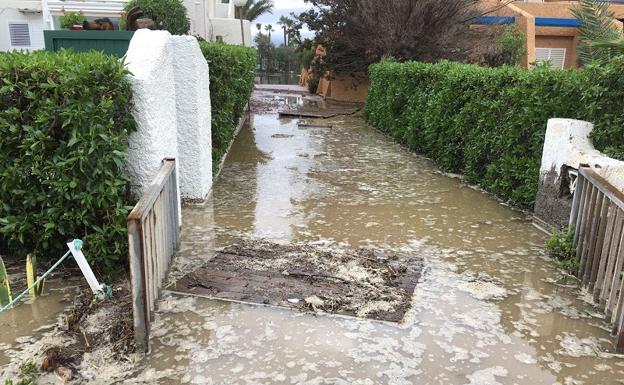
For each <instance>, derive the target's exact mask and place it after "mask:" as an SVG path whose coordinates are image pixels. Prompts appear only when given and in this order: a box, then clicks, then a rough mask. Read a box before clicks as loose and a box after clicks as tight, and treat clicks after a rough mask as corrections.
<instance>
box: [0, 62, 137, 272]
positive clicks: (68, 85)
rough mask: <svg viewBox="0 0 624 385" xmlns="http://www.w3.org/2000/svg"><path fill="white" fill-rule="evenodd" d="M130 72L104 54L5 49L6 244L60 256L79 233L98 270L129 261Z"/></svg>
mask: <svg viewBox="0 0 624 385" xmlns="http://www.w3.org/2000/svg"><path fill="white" fill-rule="evenodd" d="M127 75H128V71H127V70H126V68H125V66H124V63H123V62H121V61H119V60H117V59H116V58H114V57H112V56H106V55H104V54H102V53H99V52H91V53H82V54H73V53H72V52H70V51H60V52H58V53H51V52H44V51H38V52H33V53H21V52H14V53H9V54H3V55H0V137H1V138H2V141H0V246H2V247H0V248H4V249H8V250H10V251H11V253H13V254H15V255H16V256H21V257H25V256H26V254H28V253H33V254H35V255H38V256H40V257H43V258H47V259H57V258H59V257H60V256H61V255H63V254H64V253H65V252H66V251H67V246H66V245H65V242H66V241H67V240H68V239H70V238H80V239H83V240H84V241H85V254H86V256H87V258H89V259H90V261H91V262H92V263H94V264H95V266H96V268H97V269H98V270H100V271H103V272H111V271H113V270H117V269H119V268H120V267H121V266H120V260H121V259H122V258H124V257H125V255H126V254H127V246H126V231H125V228H126V226H125V225H126V216H127V214H128V210H129V207H128V204H129V203H130V199H129V195H128V180H127V178H126V177H125V176H124V157H125V150H126V147H127V137H128V133H129V132H130V131H132V130H133V129H134V120H133V118H132V115H131V110H132V103H131V88H130V83H129V81H128V79H127Z"/></svg>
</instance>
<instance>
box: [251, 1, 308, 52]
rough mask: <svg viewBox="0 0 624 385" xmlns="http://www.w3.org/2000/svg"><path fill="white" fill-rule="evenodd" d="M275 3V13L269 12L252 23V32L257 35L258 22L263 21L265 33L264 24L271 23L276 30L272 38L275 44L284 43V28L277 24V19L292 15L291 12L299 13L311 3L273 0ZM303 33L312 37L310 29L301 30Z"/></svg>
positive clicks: (304, 35)
mask: <svg viewBox="0 0 624 385" xmlns="http://www.w3.org/2000/svg"><path fill="white" fill-rule="evenodd" d="M273 2H274V4H275V8H274V9H273V14H270V13H267V14H264V15H262V16H260V17H259V18H258V20H256V21H254V22H253V24H252V25H251V33H252V34H253V35H254V36H255V35H256V33H257V32H258V30H257V29H256V23H262V30H263V33H264V26H265V25H267V24H271V25H272V26H273V29H274V30H275V32H273V33H272V38H271V40H272V41H273V44H275V45H279V44H283V43H284V34H283V32H282V30H281V29H280V28H279V25H277V21H278V20H279V18H280V17H281V16H290V14H291V13H295V14H299V13H301V12H303V11H305V10H306V9H307V8H309V5H306V4H305V3H304V2H303V0H273ZM301 34H302V35H303V37H304V38H306V37H308V38H309V37H312V36H313V34H311V33H310V32H309V31H307V30H304V31H301Z"/></svg>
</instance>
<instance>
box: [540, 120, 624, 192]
mask: <svg viewBox="0 0 624 385" xmlns="http://www.w3.org/2000/svg"><path fill="white" fill-rule="evenodd" d="M593 128H594V125H593V124H592V123H589V122H584V121H581V120H574V119H550V120H549V121H548V128H547V130H546V139H545V142H544V152H543V155H542V165H541V169H540V173H541V175H542V177H543V176H545V175H547V174H548V173H549V172H551V171H552V170H554V171H555V172H557V173H559V172H561V170H562V166H563V165H566V166H569V167H572V168H575V169H578V168H579V165H581V164H588V165H589V166H591V167H592V168H593V169H594V171H596V172H597V173H598V174H599V175H600V176H602V177H603V178H605V179H606V180H607V181H609V183H611V184H613V185H614V186H615V187H617V188H618V189H620V190H624V162H622V161H619V160H616V159H612V158H609V157H607V156H606V155H604V154H603V153H601V152H600V151H598V150H596V149H595V148H594V146H593V144H592V142H591V140H590V139H589V134H590V133H591V132H592V130H593Z"/></svg>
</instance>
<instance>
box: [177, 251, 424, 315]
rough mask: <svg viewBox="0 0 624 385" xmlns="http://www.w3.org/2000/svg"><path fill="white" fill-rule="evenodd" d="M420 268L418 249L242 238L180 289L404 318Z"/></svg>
mask: <svg viewBox="0 0 624 385" xmlns="http://www.w3.org/2000/svg"><path fill="white" fill-rule="evenodd" d="M421 270H422V258H420V257H418V256H414V255H399V254H396V253H392V252H380V251H375V250H372V249H364V248H360V249H358V250H355V251H349V250H347V249H340V248H335V247H334V248H329V247H320V246H308V245H304V244H296V245H286V244H278V243H273V242H267V241H242V242H238V243H237V244H235V245H232V246H228V247H226V248H223V249H222V250H220V251H219V252H218V253H217V254H216V256H215V257H214V258H213V259H211V260H210V261H209V262H208V263H206V264H205V265H204V266H203V267H201V268H200V269H198V270H196V271H194V272H192V273H190V274H188V275H187V276H185V277H184V278H182V279H181V280H180V281H179V282H178V283H177V284H176V285H175V290H176V291H180V292H188V293H193V294H202V295H206V296H209V297H212V298H218V299H229V300H236V301H244V302H252V303H258V304H270V305H276V306H284V307H291V308H296V309H299V310H302V311H310V310H311V311H322V312H328V313H335V314H341V315H349V316H358V317H365V318H371V319H376V320H383V321H392V322H400V321H401V319H402V318H403V315H404V314H405V312H406V311H407V310H408V308H409V306H410V303H411V301H410V298H411V297H412V294H413V292H414V289H415V288H416V284H417V283H418V279H419V277H420V274H421Z"/></svg>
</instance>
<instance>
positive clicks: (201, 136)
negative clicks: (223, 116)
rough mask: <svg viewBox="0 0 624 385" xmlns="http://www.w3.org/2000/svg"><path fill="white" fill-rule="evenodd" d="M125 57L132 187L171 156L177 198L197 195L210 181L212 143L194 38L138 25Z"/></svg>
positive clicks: (139, 189) (204, 69)
mask: <svg viewBox="0 0 624 385" xmlns="http://www.w3.org/2000/svg"><path fill="white" fill-rule="evenodd" d="M126 62H127V63H128V69H129V70H130V72H131V73H132V76H131V77H130V80H131V82H132V91H133V97H134V104H135V106H134V117H135V120H136V122H137V126H138V127H137V131H136V132H134V133H132V134H131V135H130V139H129V149H128V156H127V161H126V163H127V164H126V169H127V172H128V175H129V176H130V178H131V182H132V187H133V192H134V193H135V194H137V195H138V194H141V193H143V192H144V191H145V190H146V189H147V188H148V186H149V185H150V183H151V181H152V179H153V178H154V176H155V175H156V173H157V172H158V170H159V169H160V166H161V161H162V159H163V158H165V157H172V158H175V159H176V160H177V166H178V178H179V184H178V185H179V188H180V194H181V196H182V198H183V199H187V200H202V199H203V198H205V196H206V195H207V194H208V192H209V191H210V188H211V186H212V156H211V151H212V148H211V140H210V137H211V132H210V91H209V78H208V64H207V63H206V60H205V59H204V57H203V56H202V55H201V51H200V50H199V45H198V43H197V41H196V40H195V39H194V38H192V37H189V36H171V35H170V34H169V32H166V31H149V30H139V31H137V32H136V33H135V35H134V37H133V38H132V40H131V41H130V47H129V49H128V54H127V58H126Z"/></svg>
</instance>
